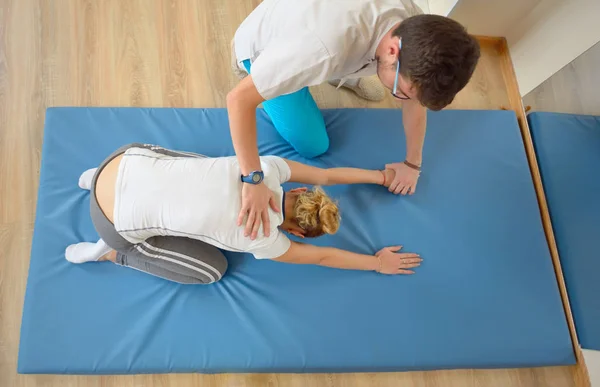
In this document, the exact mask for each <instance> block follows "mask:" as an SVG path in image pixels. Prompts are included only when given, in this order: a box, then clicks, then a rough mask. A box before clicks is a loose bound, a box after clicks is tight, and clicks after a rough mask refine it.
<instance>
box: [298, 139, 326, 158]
mask: <svg viewBox="0 0 600 387" xmlns="http://www.w3.org/2000/svg"><path fill="white" fill-rule="evenodd" d="M310 140H311V139H306V140H303V141H299V142H298V143H296V144H294V143H292V144H291V145H292V146H293V147H294V149H296V152H298V153H299V154H300V156H302V157H305V158H307V159H312V158H315V157H318V156H321V155H322V154H324V153H325V152H327V150H329V137H327V135H325V136H320V137H318V138H313V139H312V141H310Z"/></svg>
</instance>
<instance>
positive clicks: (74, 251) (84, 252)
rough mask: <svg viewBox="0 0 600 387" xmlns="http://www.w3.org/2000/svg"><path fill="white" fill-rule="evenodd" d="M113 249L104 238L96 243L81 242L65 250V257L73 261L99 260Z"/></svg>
mask: <svg viewBox="0 0 600 387" xmlns="http://www.w3.org/2000/svg"><path fill="white" fill-rule="evenodd" d="M111 250H112V248H110V247H109V246H108V245H107V244H106V243H105V242H104V241H103V240H102V239H99V240H98V242H96V243H90V242H81V243H76V244H74V245H70V246H68V247H67V249H66V250H65V258H67V261H69V262H72V263H84V262H91V261H97V260H99V259H100V258H102V257H103V256H104V255H105V254H107V253H109V252H110V251H111Z"/></svg>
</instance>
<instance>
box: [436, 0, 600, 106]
mask: <svg viewBox="0 0 600 387" xmlns="http://www.w3.org/2000/svg"><path fill="white" fill-rule="evenodd" d="M435 1H437V0H430V4H429V5H430V8H432V3H433V2H435ZM440 1H445V0H440ZM432 12H433V10H432ZM449 16H450V17H451V18H453V19H455V20H457V21H459V22H460V23H462V24H464V25H465V26H466V27H467V29H468V30H469V32H470V33H472V34H476V35H488V36H504V37H506V39H507V41H508V46H509V48H510V54H511V57H512V60H513V65H514V67H515V73H516V75H517V81H518V83H519V89H520V91H521V95H525V94H527V93H529V92H530V91H531V90H533V89H534V88H535V87H537V86H538V85H540V84H541V83H542V82H543V81H545V80H546V79H548V78H550V77H551V76H552V75H553V74H554V73H555V72H557V71H558V70H560V69H561V68H563V67H564V66H566V65H567V64H568V63H569V62H571V61H572V60H574V59H575V58H577V57H578V56H579V55H581V54H583V53H584V52H585V51H586V50H587V49H589V48H590V47H592V46H593V45H594V44H596V43H597V42H599V41H600V20H599V19H600V0H502V1H499V0H459V1H458V3H457V4H456V6H455V7H454V8H453V9H452V11H451V12H450V14H449Z"/></svg>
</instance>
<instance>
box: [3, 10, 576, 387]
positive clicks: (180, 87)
mask: <svg viewBox="0 0 600 387" xmlns="http://www.w3.org/2000/svg"><path fill="white" fill-rule="evenodd" d="M258 3H259V0H195V1H194V0H186V1H177V0H171V1H168V0H164V1H160V0H156V1H154V0H126V1H125V0H103V1H98V0H0V246H2V248H1V249H0V386H9V387H12V386H60V387H66V386H103V387H108V386H119V387H127V386H132V387H133V386H162V387H164V386H177V387H185V386H205V387H210V386H236V387H244V386H274V387H276V386H298V387H304V386H311V387H313V386H328V387H342V386H344V387H362V386H389V387H391V386H400V385H401V386H405V387H411V386H419V387H438V386H439V387H452V386H457V387H483V386H486V387H536V386H551V387H569V386H574V385H575V384H574V382H573V380H574V378H575V374H576V367H556V368H540V369H522V370H495V371H472V370H462V371H439V372H414V373H403V374H355V375H216V376H204V375H146V376H125V377H121V376H119V377H117V376H102V377H101V376H90V377H78V376H43V375H42V376H23V375H17V374H16V361H17V353H18V344H19V327H20V322H21V311H22V306H23V297H24V290H25V284H26V280H27V270H28V265H29V249H30V243H31V235H32V231H33V221H34V215H35V203H36V192H37V185H38V174H39V166H40V153H41V146H42V133H43V123H44V110H45V108H46V107H48V106H61V105H71V106H77V105H84V106H151V107H159V106H171V107H223V106H224V105H225V96H226V94H227V92H228V91H229V90H230V89H231V88H232V87H233V86H234V85H235V84H236V80H235V79H234V77H233V76H232V74H231V73H230V71H229V41H230V39H231V37H232V36H233V33H234V31H235V29H236V27H237V25H238V24H239V23H240V22H241V21H242V20H243V18H244V17H245V16H246V15H247V14H248V13H249V12H250V11H251V10H252V9H253V8H254V7H255V6H256V5H257V4H258ZM498 55H499V54H498V52H497V51H496V49H495V48H493V47H491V46H490V45H487V44H486V45H484V46H483V57H482V60H481V63H480V65H479V67H478V68H477V71H476V73H475V76H474V79H473V80H472V82H471V83H470V84H469V85H468V87H467V88H466V90H464V91H463V92H462V93H461V94H460V95H459V96H458V97H457V99H456V101H455V103H454V104H453V105H452V108H463V109H497V108H499V107H501V106H509V101H508V96H507V91H506V86H505V83H504V79H503V76H502V74H501V71H500V66H501V65H500V62H501V61H500V60H499V56H498ZM313 92H314V94H315V97H316V99H317V102H318V103H319V105H320V106H321V107H357V106H358V107H393V106H395V104H394V102H393V101H392V100H391V99H387V100H385V101H384V102H382V103H378V104H375V103H368V102H365V101H361V100H358V99H357V98H355V97H354V96H353V95H351V94H350V93H347V92H344V91H336V90H335V89H334V88H332V87H330V86H328V85H324V86H321V87H317V88H315V89H314V90H313Z"/></svg>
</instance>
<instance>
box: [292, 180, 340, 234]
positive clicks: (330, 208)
mask: <svg viewBox="0 0 600 387" xmlns="http://www.w3.org/2000/svg"><path fill="white" fill-rule="evenodd" d="M294 212H295V214H296V222H297V223H298V226H300V228H302V230H304V232H305V234H304V236H306V237H308V238H314V237H318V236H321V235H323V234H335V233H336V232H337V230H338V229H339V228H340V220H341V219H340V211H339V209H338V206H337V204H336V203H335V202H334V201H333V200H331V198H330V197H329V196H328V195H327V194H326V193H325V191H323V190H322V189H321V188H320V187H314V188H313V189H312V190H311V191H306V192H302V193H301V194H299V195H298V198H297V199H296V205H295V206H294Z"/></svg>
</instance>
